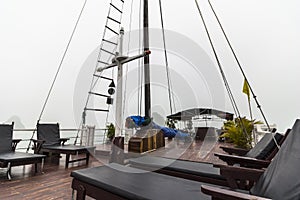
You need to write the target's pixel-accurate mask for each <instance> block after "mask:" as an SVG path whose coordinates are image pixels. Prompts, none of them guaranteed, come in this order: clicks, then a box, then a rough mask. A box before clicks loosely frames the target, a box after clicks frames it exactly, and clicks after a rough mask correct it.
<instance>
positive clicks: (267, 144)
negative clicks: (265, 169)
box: [246, 133, 283, 159]
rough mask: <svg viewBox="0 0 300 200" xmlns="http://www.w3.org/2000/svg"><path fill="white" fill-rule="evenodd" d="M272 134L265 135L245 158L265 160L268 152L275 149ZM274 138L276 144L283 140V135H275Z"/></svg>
mask: <svg viewBox="0 0 300 200" xmlns="http://www.w3.org/2000/svg"><path fill="white" fill-rule="evenodd" d="M272 134H273V133H266V134H265V135H264V137H263V138H262V139H261V140H260V141H259V142H258V143H257V144H256V145H255V147H254V148H252V149H251V150H250V151H249V152H248V153H247V154H246V156H247V157H250V158H256V159H266V158H267V157H268V155H269V154H270V152H272V150H273V149H274V148H275V147H276V144H275V142H274V140H273V137H272ZM274 137H275V140H276V141H277V143H278V142H279V141H280V140H281V139H282V138H283V135H281V134H280V133H276V134H275V136H274Z"/></svg>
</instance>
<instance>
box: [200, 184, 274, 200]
mask: <svg viewBox="0 0 300 200" xmlns="http://www.w3.org/2000/svg"><path fill="white" fill-rule="evenodd" d="M201 191H202V192H203V193H204V194H207V195H210V196H212V199H215V200H221V199H222V200H246V199H249V200H253V199H256V200H270V199H268V198H263V197H259V196H254V195H250V194H244V193H240V192H235V191H232V190H227V189H222V188H218V187H214V186H208V185H202V186H201Z"/></svg>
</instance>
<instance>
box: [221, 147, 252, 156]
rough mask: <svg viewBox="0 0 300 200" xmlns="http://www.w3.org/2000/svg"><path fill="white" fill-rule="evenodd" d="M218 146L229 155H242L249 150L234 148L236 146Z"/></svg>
mask: <svg viewBox="0 0 300 200" xmlns="http://www.w3.org/2000/svg"><path fill="white" fill-rule="evenodd" d="M220 148H221V149H222V150H223V151H225V152H226V153H228V154H230V155H238V156H244V155H246V154H247V153H248V151H249V150H246V149H242V148H236V147H225V146H220Z"/></svg>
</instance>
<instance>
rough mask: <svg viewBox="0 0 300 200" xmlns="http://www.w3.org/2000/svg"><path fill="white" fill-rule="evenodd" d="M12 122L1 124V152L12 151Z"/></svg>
mask: <svg viewBox="0 0 300 200" xmlns="http://www.w3.org/2000/svg"><path fill="white" fill-rule="evenodd" d="M13 126H14V123H12V124H0V153H4V152H10V151H12V134H13Z"/></svg>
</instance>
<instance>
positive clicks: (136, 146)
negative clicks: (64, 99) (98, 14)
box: [0, 0, 300, 199]
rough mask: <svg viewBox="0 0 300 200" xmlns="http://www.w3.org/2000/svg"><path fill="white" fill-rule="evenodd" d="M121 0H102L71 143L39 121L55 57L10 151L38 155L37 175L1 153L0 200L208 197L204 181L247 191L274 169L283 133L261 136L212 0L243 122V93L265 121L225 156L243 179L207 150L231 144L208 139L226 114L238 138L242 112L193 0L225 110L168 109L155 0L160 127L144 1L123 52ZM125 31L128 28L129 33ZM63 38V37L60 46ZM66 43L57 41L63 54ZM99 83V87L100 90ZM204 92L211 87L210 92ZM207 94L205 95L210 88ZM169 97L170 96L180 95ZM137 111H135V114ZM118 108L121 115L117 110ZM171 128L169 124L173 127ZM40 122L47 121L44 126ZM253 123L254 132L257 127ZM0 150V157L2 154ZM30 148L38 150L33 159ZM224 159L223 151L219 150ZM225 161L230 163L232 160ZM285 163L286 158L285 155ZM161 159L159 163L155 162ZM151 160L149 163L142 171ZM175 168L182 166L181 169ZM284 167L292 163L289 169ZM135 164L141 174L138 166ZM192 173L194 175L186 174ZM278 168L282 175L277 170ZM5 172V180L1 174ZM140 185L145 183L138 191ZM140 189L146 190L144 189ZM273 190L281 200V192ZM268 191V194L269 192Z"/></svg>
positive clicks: (216, 132) (268, 128)
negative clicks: (138, 26)
mask: <svg viewBox="0 0 300 200" xmlns="http://www.w3.org/2000/svg"><path fill="white" fill-rule="evenodd" d="M86 2H87V1H85V3H84V5H83V7H82V10H81V12H80V15H79V18H78V20H77V23H76V25H75V27H74V30H73V33H74V32H75V31H76V29H77V25H78V22H79V21H80V18H81V14H82V12H83V10H84V8H85V5H86ZM124 3H126V2H125V1H123V0H111V3H110V4H109V13H108V15H107V18H106V25H105V29H104V33H103V37H102V43H101V45H100V47H99V55H98V56H97V60H96V61H95V62H96V63H97V64H96V66H92V67H95V70H94V73H93V74H92V76H93V79H92V82H91V86H90V88H89V91H88V97H87V101H86V103H85V105H84V107H83V112H82V120H81V122H80V125H79V128H76V129H67V130H68V131H70V130H75V131H76V133H75V135H74V137H73V140H71V142H69V144H68V145H67V139H65V138H61V135H60V134H59V133H60V131H61V130H60V129H59V125H58V123H59V122H58V123H57V122H54V123H53V122H52V123H50V124H49V123H46V124H44V125H43V122H42V115H43V111H44V109H45V107H46V104H47V101H48V97H49V95H50V93H51V92H52V87H53V85H54V84H55V81H56V78H57V75H58V72H59V70H60V68H61V64H62V63H63V60H64V56H63V58H62V60H61V62H60V65H59V66H58V71H57V73H56V75H55V78H54V81H53V83H52V84H51V87H50V90H49V93H48V96H47V98H46V100H45V104H44V107H43V109H42V111H41V114H40V116H39V118H38V121H37V128H33V129H30V130H31V131H32V132H33V133H32V135H31V137H27V139H26V140H25V141H26V142H27V144H26V145H25V147H24V145H23V146H22V148H17V149H16V151H20V150H21V151H23V152H24V151H26V153H24V154H26V155H31V156H33V157H34V156H36V157H38V160H37V161H36V160H34V161H33V164H35V165H36V166H35V167H36V168H37V164H38V165H39V166H40V169H41V171H37V170H34V169H36V168H34V167H33V166H31V165H26V166H19V165H22V164H31V163H28V162H25V161H27V160H26V158H25V161H24V158H18V160H17V162H16V163H17V164H16V165H17V166H16V167H13V168H12V169H11V165H12V163H13V162H12V161H11V160H9V159H7V158H1V159H0V164H2V165H1V166H3V167H7V166H8V170H5V169H4V170H2V171H1V173H0V175H1V176H0V189H1V193H0V199H24V198H25V199H70V198H74V197H75V196H76V197H77V198H78V199H85V198H87V199H89V198H90V197H93V198H96V199H102V198H103V199H160V198H163V199H175V198H186V199H195V198H198V199H209V198H210V197H209V196H207V195H206V194H210V192H209V191H210V189H211V188H212V186H215V185H222V186H229V187H231V188H234V189H236V188H239V189H245V190H249V189H250V188H251V187H252V186H253V185H255V183H256V182H257V181H258V183H259V184H261V185H264V181H263V180H262V179H263V178H261V179H259V177H260V176H262V177H263V176H265V175H266V177H264V178H265V179H267V180H269V179H270V177H269V174H268V170H273V171H275V170H276V167H274V166H273V165H275V164H273V163H272V159H273V158H274V156H276V153H277V152H278V149H280V146H281V145H282V144H283V142H284V141H285V139H286V137H284V136H282V135H280V134H279V135H278V134H277V135H275V133H274V134H273V133H270V132H271V128H273V127H272V126H270V125H269V123H268V121H267V119H266V116H265V115H264V112H263V111H262V108H261V105H260V104H259V102H258V100H257V96H256V95H255V93H254V90H253V88H252V87H251V85H250V83H249V81H248V79H247V77H246V73H245V72H244V70H243V68H242V66H241V64H240V62H239V60H238V58H237V56H236V54H235V51H234V50H233V48H232V46H231V43H230V41H229V39H228V37H227V35H226V33H225V31H224V29H223V26H222V24H221V23H220V21H219V18H218V16H217V14H216V12H215V11H214V9H213V6H212V4H211V3H210V2H209V5H210V8H211V10H212V11H213V13H214V17H215V18H216V20H217V21H218V23H219V26H220V29H221V31H222V33H223V35H224V37H225V40H226V41H227V44H228V46H229V47H230V49H231V51H232V54H233V55H234V59H235V61H236V62H237V64H238V66H239V70H240V71H241V74H242V76H243V79H244V88H243V92H244V93H245V94H246V95H247V99H248V102H247V103H249V111H250V118H251V122H252V124H251V125H252V126H253V123H254V121H255V120H253V119H252V118H253V116H252V107H251V106H250V97H251V96H252V97H253V98H254V101H255V103H256V105H257V107H258V109H259V112H260V114H261V117H262V118H263V121H264V123H265V126H266V130H265V131H264V133H266V137H263V139H262V140H261V141H260V143H258V145H257V146H256V148H257V149H255V147H254V148H253V149H252V151H251V150H250V151H249V152H248V153H246V151H245V150H243V152H244V153H245V154H246V155H250V156H249V157H248V158H245V159H246V160H247V161H245V162H243V163H242V164H241V163H238V161H237V160H238V159H240V158H239V157H238V156H237V155H234V156H232V157H233V158H229V161H228V160H226V162H227V163H228V165H234V164H235V165H236V164H240V166H243V167H249V168H257V169H254V172H253V171H252V172H251V173H252V175H248V174H247V175H246V172H245V177H244V178H246V180H244V179H239V178H236V177H235V175H232V177H230V176H228V174H229V171H230V170H232V168H231V167H229V166H227V165H225V164H226V163H225V162H224V161H222V160H220V159H218V157H216V156H215V155H218V156H219V157H222V155H221V154H222V153H224V151H223V150H222V149H221V148H220V146H221V145H223V146H224V145H225V146H226V147H228V148H231V147H233V144H231V143H224V142H223V141H219V140H218V137H219V135H220V134H221V133H223V132H225V131H226V130H223V129H222V130H221V126H222V125H223V123H224V122H225V121H227V120H230V121H232V123H234V116H235V117H236V121H237V122H238V123H239V124H240V125H241V127H242V131H241V133H242V134H248V132H247V131H248V130H247V127H246V126H245V124H243V119H244V118H243V117H242V116H241V113H240V110H239V108H238V103H237V102H236V100H235V97H234V95H233V93H232V90H231V87H230V84H229V83H228V80H227V77H226V75H225V73H224V70H223V66H222V64H221V63H220V60H219V55H218V53H217V52H216V47H215V45H214V42H213V40H212V38H211V35H210V31H209V29H208V27H207V22H206V19H205V17H204V16H203V13H202V11H201V7H200V6H199V3H198V1H195V8H196V10H197V11H198V12H199V14H200V18H201V23H202V24H203V25H204V28H205V32H206V34H207V37H208V41H209V44H210V47H211V48H212V50H213V53H214V58H215V60H216V63H217V65H218V66H217V68H218V69H219V73H220V74H221V78H222V81H223V82H224V85H225V88H224V90H226V92H227V93H228V96H229V99H230V102H231V104H232V107H233V109H232V110H233V112H234V114H233V113H230V112H227V111H221V109H220V107H222V106H218V107H217V108H213V107H209V108H205V107H204V108H203V105H199V104H200V103H199V102H197V105H196V106H195V105H193V106H190V105H184V106H183V107H184V108H182V105H180V107H181V108H182V109H181V110H179V109H178V108H177V107H178V106H179V105H177V104H181V103H182V102H180V101H178V100H177V101H176V100H174V99H175V97H174V96H176V94H174V91H172V89H174V88H173V87H174V85H173V84H172V82H173V81H174V80H172V73H171V72H170V70H171V68H170V66H169V65H168V55H169V53H168V51H167V42H166V41H167V37H166V30H165V28H164V18H163V12H162V11H163V9H162V3H161V1H159V8H160V17H161V26H162V28H161V29H162V32H161V34H162V44H163V51H164V59H165V68H166V70H165V73H166V77H167V78H166V83H165V85H166V86H165V87H166V88H167V89H166V90H165V92H166V93H168V94H167V95H166V97H167V99H168V100H167V101H166V102H167V104H168V105H169V108H167V110H168V111H167V113H168V114H166V113H164V114H165V115H166V116H163V117H162V118H165V119H164V120H168V121H167V122H168V123H169V124H168V125H169V126H168V127H166V126H164V125H162V124H161V125H159V124H158V123H156V122H155V121H156V120H158V118H156V119H155V118H153V110H152V103H153V100H154V97H153V96H155V95H153V93H154V92H153V85H155V83H154V84H153V82H152V81H151V80H152V79H151V78H152V77H150V76H151V75H152V73H151V70H152V69H153V68H152V67H151V62H150V59H151V56H152V54H153V52H151V43H150V38H151V36H150V33H151V31H149V30H150V26H149V16H148V7H149V5H148V0H144V1H143V4H141V5H143V9H141V10H143V37H141V38H139V40H140V39H143V42H142V44H140V45H139V47H138V49H139V51H138V53H136V54H134V55H132V54H131V51H132V50H131V49H127V51H128V52H125V51H124V48H123V47H124V46H125V45H124V40H125V39H127V40H128V41H127V42H128V47H130V36H126V35H125V31H124V28H122V23H123V22H122V15H123V13H124V12H123V4H124ZM141 5H140V6H141ZM141 7H142V6H141ZM128 31H129V34H130V32H131V31H132V30H128ZM126 37H127V38H126ZM128 37H129V39H128ZM72 38H73V34H72V35H71V38H70V40H69V43H68V46H69V44H70V42H71V41H72ZM140 43H141V42H140ZM68 46H67V47H66V51H65V54H66V52H67V50H68ZM154 49H155V48H154ZM65 54H64V55H65ZM140 60H143V62H140ZM131 62H136V63H138V62H139V63H143V64H142V65H141V64H139V66H138V71H139V73H138V77H137V79H138V85H136V86H135V87H136V88H138V92H136V93H137V95H135V96H136V100H135V101H133V102H135V103H136V104H137V105H136V110H135V111H133V110H131V109H128V110H129V111H128V112H125V108H126V106H127V107H129V106H130V105H128V104H129V103H128V98H127V96H126V95H127V94H126V92H128V91H127V88H126V84H128V82H127V75H125V73H126V70H125V65H126V64H128V63H131ZM126 69H127V68H126ZM127 71H128V70H127ZM114 72H115V73H114ZM141 72H143V73H141ZM173 77H176V76H173ZM105 81H108V82H105ZM103 82H105V84H103ZM99 83H101V84H99ZM106 83H108V84H106ZM98 84H99V85H100V86H99V85H98ZM107 85H108V86H107ZM186 85H188V83H187V84H186ZM211 87H212V86H211ZM103 88H104V89H105V90H106V91H107V92H105V90H104V91H103ZM97 89H98V90H97ZM184 89H185V88H183V90H184ZM210 89H211V90H212V88H210ZM210 92H212V93H213V92H215V91H210ZM193 95H200V94H198V93H197V94H191V98H192V96H193ZM157 96H158V97H157ZM92 97H95V98H101V100H99V101H101V102H104V103H103V104H100V105H101V108H98V107H95V105H97V106H99V104H93V102H92V100H93V98H92ZM176 98H179V99H180V98H181V97H176ZM91 99H92V100H91ZM155 99H156V101H157V102H158V104H159V103H160V101H161V100H162V99H161V98H160V96H159V95H158V94H156V97H155ZM221 100H222V99H221ZM142 101H143V103H142ZM157 102H156V104H157ZM212 102H213V103H214V102H215V100H212ZM213 103H212V104H213ZM161 104H163V103H161ZM142 109H144V110H143V111H142ZM129 112H130V113H129ZM90 113H97V114H93V116H92V117H91V118H96V117H95V116H97V117H98V113H100V115H102V117H99V118H101V119H103V120H102V121H103V122H104V123H103V125H104V126H106V127H96V128H95V126H94V124H92V123H93V120H94V119H91V118H89V116H90ZM112 113H113V114H112ZM125 113H126V115H128V116H125ZM100 115H99V116H100ZM103 116H104V117H103ZM112 116H113V117H112ZM216 119H217V120H216ZM89 120H90V121H89ZM177 121H181V123H178V124H176V123H177ZM212 121H217V122H218V123H221V126H219V127H218V128H215V127H213V125H212V124H213V123H212ZM203 122H204V127H200V126H199V124H200V123H203ZM175 124H176V125H177V126H179V127H175ZM43 127H47V128H48V130H46V129H44V128H43ZM257 127H258V128H257V130H258V129H259V126H257ZM298 127H300V125H299V121H297V122H296V123H295V126H294V128H293V129H292V131H291V132H292V135H287V136H288V137H289V138H288V139H287V140H288V144H291V143H292V141H291V140H292V139H291V138H294V139H296V140H298V137H297V135H296V136H295V134H296V133H297V132H299V130H298V129H299V128H298ZM42 129H43V130H42ZM20 130H21V131H25V129H15V130H14V131H20ZM98 130H100V131H101V133H102V135H101V137H99V135H97V133H96V132H97V131H98ZM109 131H113V135H114V136H113V137H112V140H109V139H108V138H106V137H107V132H109ZM258 131H259V130H258ZM128 133H130V134H128ZM0 134H1V133H0ZM250 134H251V132H250ZM277 136H278V137H277ZM109 137H110V136H109ZM10 139H12V138H10ZM255 142H257V141H255ZM251 145H252V144H251V142H250V146H251ZM8 146H10V144H9V145H8ZM0 149H1V148H0ZM224 149H225V148H224ZM283 149H284V150H282V151H279V153H278V154H279V155H280V156H281V157H282V155H283V153H282V152H283V151H286V150H287V147H286V145H285V146H284V147H283ZM294 149H295V151H297V150H298V149H297V148H294ZM13 150H15V149H13ZM5 151H6V150H4V151H3V152H0V153H6V152H5ZM28 152H29V153H28ZM233 152H234V153H236V152H238V150H237V149H234V150H231V151H230V154H231V153H233ZM30 153H34V154H30ZM40 154H43V156H42V155H40ZM0 155H1V154H0ZM5 155H6V154H5ZM90 155H91V156H90ZM251 155H252V156H251ZM262 155H263V156H262ZM141 156H142V157H141ZM143 156H144V157H143ZM147 156H148V157H147ZM259 156H260V157H259ZM140 157H141V158H140ZM223 157H224V156H223ZM225 157H231V156H229V155H225ZM22 159H23V160H22ZM231 159H234V161H232V160H231ZM264 159H265V160H264ZM275 160H276V162H279V161H280V158H276V159H275ZM278 160H279V161H278ZM14 161H15V160H14ZM147 162H148V163H147ZM149 162H150V163H149ZM291 162H296V161H295V160H293V159H291ZM162 163H163V164H164V165H166V166H159V164H162ZM249 163H250V164H249ZM258 163H260V164H261V165H260V166H259V167H257V166H258ZM270 163H271V164H270ZM104 165H105V166H104ZM200 165H201V166H203V167H204V168H205V169H206V170H207V171H205V170H203V171H201V169H199V171H198V167H200ZM223 165H225V166H223ZM269 165H270V166H271V167H270V168H268V166H269ZM153 166H154V167H155V168H159V169H151V167H153ZM133 167H134V168H133ZM182 167H186V168H184V169H182ZM137 168H143V169H137ZM233 168H234V169H235V170H236V172H237V174H241V173H244V171H248V170H249V169H248V168H246V169H243V168H237V167H233ZM266 168H268V169H267V171H265V170H266ZM291 168H292V169H294V168H293V166H292V167H291ZM145 169H146V170H150V171H151V172H149V171H144V170H145ZM243 170H244V171H243ZM192 171H193V172H195V174H192ZM250 171H251V170H250ZM279 171H280V172H282V169H280V170H279ZM281 174H285V173H281ZM70 175H71V176H70ZM288 176H290V174H288ZM6 177H8V178H9V179H11V180H7V179H6ZM236 180H237V181H236ZM143 182H144V183H145V185H146V186H147V187H143ZM205 183H206V184H211V185H210V186H209V187H207V186H204V187H202V190H203V191H204V192H205V193H206V194H204V193H202V192H201V191H200V188H201V186H202V185H203V184H205ZM156 184H157V185H156ZM162 184H165V185H164V186H165V187H166V189H165V190H164V188H162V186H163V185H162ZM149 186H153V187H149ZM149 188H152V189H153V191H151V189H149ZM253 188H254V189H253V191H255V193H256V194H257V195H259V194H263V195H264V194H265V193H264V191H263V189H261V188H257V187H255V186H254V187H253ZM293 188H294V185H293ZM180 189H182V190H180ZM159 190H160V191H159ZM172 190H173V191H172ZM271 191H272V190H271ZM102 195H103V196H102ZM185 195H186V196H185ZM293 195H294V193H293ZM88 196H89V197H88ZM270 196H272V194H271V195H270V194H269V193H268V194H266V197H270ZM278 196H281V193H280V194H279V195H278ZM275 197H277V196H276V195H275ZM251 198H252V197H251ZM255 198H256V197H255ZM216 199H222V197H221V196H218V197H217V198H216Z"/></svg>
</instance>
